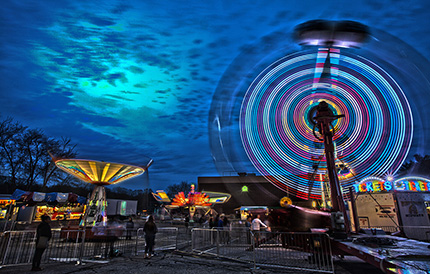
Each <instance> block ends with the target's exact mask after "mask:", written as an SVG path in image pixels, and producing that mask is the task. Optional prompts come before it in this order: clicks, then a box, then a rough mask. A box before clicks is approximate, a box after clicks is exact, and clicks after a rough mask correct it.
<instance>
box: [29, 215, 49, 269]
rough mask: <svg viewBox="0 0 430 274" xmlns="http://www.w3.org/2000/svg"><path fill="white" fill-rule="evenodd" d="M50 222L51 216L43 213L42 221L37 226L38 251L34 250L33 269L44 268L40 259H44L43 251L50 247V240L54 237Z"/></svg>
mask: <svg viewBox="0 0 430 274" xmlns="http://www.w3.org/2000/svg"><path fill="white" fill-rule="evenodd" d="M50 222H51V218H50V217H49V216H48V215H43V216H42V222H41V223H40V224H39V225H38V226H37V233H36V251H35V252H34V257H33V265H32V268H31V271H41V270H42V269H41V268H40V260H41V259H42V255H43V252H44V251H45V249H46V248H47V247H48V241H49V240H50V239H51V237H52V232H51V226H50V225H49V223H50Z"/></svg>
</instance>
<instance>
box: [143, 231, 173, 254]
mask: <svg viewBox="0 0 430 274" xmlns="http://www.w3.org/2000/svg"><path fill="white" fill-rule="evenodd" d="M135 247H136V251H135V254H136V255H138V254H139V253H144V252H145V232H144V231H143V228H139V229H138V230H137V232H136V239H135ZM177 247H178V228H177V227H161V228H158V233H157V234H156V235H155V245H154V251H161V250H175V249H177Z"/></svg>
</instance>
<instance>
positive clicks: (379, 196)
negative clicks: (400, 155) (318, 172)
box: [354, 177, 430, 241]
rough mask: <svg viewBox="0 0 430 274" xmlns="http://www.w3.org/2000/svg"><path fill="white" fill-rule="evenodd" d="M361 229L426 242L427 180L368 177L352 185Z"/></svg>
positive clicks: (429, 216) (429, 220)
mask: <svg viewBox="0 0 430 274" xmlns="http://www.w3.org/2000/svg"><path fill="white" fill-rule="evenodd" d="M354 189H355V192H356V194H357V198H356V200H355V204H356V206H355V207H356V210H357V218H356V221H357V222H358V225H359V227H360V228H361V229H365V228H380V229H382V230H384V231H385V232H389V233H393V232H396V231H400V232H401V233H402V234H404V235H405V236H406V237H407V238H411V239H417V240H424V241H430V180H429V179H427V178H422V177H403V178H400V179H397V180H394V179H392V178H389V179H388V180H384V179H382V178H378V177H369V178H366V179H364V180H362V181H361V182H360V183H358V184H355V185H354Z"/></svg>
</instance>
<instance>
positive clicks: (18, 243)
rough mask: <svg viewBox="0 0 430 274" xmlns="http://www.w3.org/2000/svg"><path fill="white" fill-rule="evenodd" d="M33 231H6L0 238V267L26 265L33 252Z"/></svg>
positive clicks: (34, 235)
mask: <svg viewBox="0 0 430 274" xmlns="http://www.w3.org/2000/svg"><path fill="white" fill-rule="evenodd" d="M35 241H36V232H35V231H7V232H5V233H3V234H2V235H1V238H0V256H1V257H0V261H1V265H11V264H28V263H31V261H32V259H33V254H34V251H35Z"/></svg>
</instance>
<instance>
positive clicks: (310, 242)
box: [192, 228, 334, 273]
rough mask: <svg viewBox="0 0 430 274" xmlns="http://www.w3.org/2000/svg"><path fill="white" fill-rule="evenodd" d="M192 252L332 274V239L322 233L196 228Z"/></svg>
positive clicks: (193, 232) (193, 231)
mask: <svg viewBox="0 0 430 274" xmlns="http://www.w3.org/2000/svg"><path fill="white" fill-rule="evenodd" d="M192 250H193V252H197V253H205V254H211V255H216V256H221V257H227V258H230V259H234V260H239V261H244V262H250V263H254V264H256V265H261V266H272V267H282V268H287V269H296V270H306V271H313V272H323V273H333V271H334V265H333V259H332V252H331V246H330V239H329V237H328V236H327V235H326V234H322V233H321V234H320V233H287V232H273V233H272V232H256V233H252V232H251V231H249V230H248V229H245V228H243V229H240V228H235V229H228V230H226V229H223V230H221V229H193V230H192Z"/></svg>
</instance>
